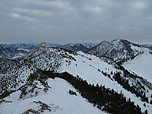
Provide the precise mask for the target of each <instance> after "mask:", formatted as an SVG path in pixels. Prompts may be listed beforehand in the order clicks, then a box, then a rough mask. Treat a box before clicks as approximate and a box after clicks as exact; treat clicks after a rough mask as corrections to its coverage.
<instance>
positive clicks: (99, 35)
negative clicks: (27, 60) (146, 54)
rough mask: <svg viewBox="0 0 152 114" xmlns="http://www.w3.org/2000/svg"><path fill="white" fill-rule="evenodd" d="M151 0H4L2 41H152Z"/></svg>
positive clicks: (0, 15) (1, 6) (0, 19)
mask: <svg viewBox="0 0 152 114" xmlns="http://www.w3.org/2000/svg"><path fill="white" fill-rule="evenodd" d="M151 10H152V1H151V0H126V1H122V0H13V1H12V0H1V1H0V25H1V27H0V33H1V34H0V42H42V41H45V42H50V43H68V42H100V41H102V40H112V39H119V38H125V39H128V40H131V41H134V42H143V43H152V40H151V36H152V32H151V30H152V13H151Z"/></svg>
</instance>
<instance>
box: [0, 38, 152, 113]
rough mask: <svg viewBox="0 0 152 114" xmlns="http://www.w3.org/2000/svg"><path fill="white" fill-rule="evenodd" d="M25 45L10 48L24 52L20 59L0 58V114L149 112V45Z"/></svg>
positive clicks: (151, 100) (151, 107)
mask: <svg viewBox="0 0 152 114" xmlns="http://www.w3.org/2000/svg"><path fill="white" fill-rule="evenodd" d="M3 46H4V45H3ZM3 46H2V47H1V48H0V49H1V50H2V51H1V53H4V52H5V53H4V55H5V54H6V53H8V54H11V52H7V49H8V50H9V49H10V46H4V47H3ZM27 47H28V46H27ZM27 47H26V46H24V47H23V46H22V47H20V46H14V47H11V48H15V49H17V50H18V49H19V48H22V49H26V50H29V51H28V52H27V53H26V54H24V56H22V57H21V58H20V59H11V56H7V57H8V58H9V59H8V58H7V57H5V56H4V57H3V56H2V55H1V58H0V114H10V113H11V114H30V113H34V114H41V113H42V114H50V113H54V114H151V113H152V77H151V76H152V70H151V69H152V65H151V63H152V53H151V52H152V51H151V49H150V48H149V47H147V46H145V45H144V46H143V45H139V44H135V43H131V42H129V41H126V40H113V41H110V42H109V41H103V42H101V43H100V44H98V45H96V46H94V47H92V46H91V48H88V47H86V46H84V45H82V44H67V45H60V46H57V47H51V46H50V44H47V43H41V44H40V45H38V46H36V45H29V48H27ZM4 50H6V51H4ZM83 51H84V52H83ZM13 58H15V57H13ZM16 107H18V108H17V109H16Z"/></svg>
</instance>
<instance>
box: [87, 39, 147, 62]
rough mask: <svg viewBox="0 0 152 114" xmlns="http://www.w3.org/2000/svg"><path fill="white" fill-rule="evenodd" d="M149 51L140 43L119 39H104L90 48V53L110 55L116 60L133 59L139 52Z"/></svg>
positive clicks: (101, 55) (99, 55) (103, 55)
mask: <svg viewBox="0 0 152 114" xmlns="http://www.w3.org/2000/svg"><path fill="white" fill-rule="evenodd" d="M145 51H149V49H148V48H145V47H143V46H141V45H139V44H135V43H131V42H129V41H127V40H123V39H119V40H113V41H102V42H101V43H100V44H98V45H96V46H95V47H94V48H92V49H90V50H89V51H88V53H90V54H93V55H96V56H98V57H100V58H101V57H108V58H110V59H112V60H114V61H116V62H124V61H127V60H129V59H133V58H134V57H136V56H137V55H138V54H141V53H144V52H145Z"/></svg>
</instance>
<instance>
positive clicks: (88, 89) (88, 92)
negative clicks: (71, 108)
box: [30, 70, 142, 114]
mask: <svg viewBox="0 0 152 114" xmlns="http://www.w3.org/2000/svg"><path fill="white" fill-rule="evenodd" d="M37 73H38V75H37ZM37 73H36V74H34V75H32V77H31V79H32V78H38V77H37V76H40V77H39V79H41V80H43V79H47V78H56V77H58V78H62V79H64V80H66V81H67V82H69V83H70V84H71V85H72V86H73V87H74V88H75V89H77V91H78V92H79V93H80V94H81V96H82V97H84V98H86V99H87V100H88V102H90V103H92V104H93V105H94V106H96V107H98V108H99V109H100V110H103V111H107V112H109V113H112V114H142V112H141V108H140V107H139V106H138V105H137V106H135V104H134V103H133V102H131V100H130V99H129V100H126V98H125V97H124V96H123V94H122V93H120V94H118V93H116V92H115V91H114V90H110V89H107V88H105V87H104V86H102V85H98V84H97V85H91V84H88V83H87V81H85V80H82V79H81V78H79V77H78V76H77V77H74V76H72V75H70V74H68V73H67V72H65V73H54V72H50V71H42V70H38V71H37ZM35 76H36V77H35ZM31 79H30V80H31Z"/></svg>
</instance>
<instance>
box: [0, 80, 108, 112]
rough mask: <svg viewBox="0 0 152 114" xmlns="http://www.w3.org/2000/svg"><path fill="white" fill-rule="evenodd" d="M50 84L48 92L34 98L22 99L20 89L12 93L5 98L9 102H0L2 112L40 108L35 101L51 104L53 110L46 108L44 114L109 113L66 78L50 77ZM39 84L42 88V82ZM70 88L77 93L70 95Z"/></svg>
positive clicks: (41, 92) (48, 81)
mask: <svg viewBox="0 0 152 114" xmlns="http://www.w3.org/2000/svg"><path fill="white" fill-rule="evenodd" d="M47 83H48V85H49V86H50V87H51V88H49V90H48V91H47V93H46V94H44V92H43V91H42V89H41V90H40V91H39V93H40V94H39V95H38V96H36V97H32V98H26V99H24V100H23V99H20V98H19V96H20V93H21V92H20V91H17V92H15V93H12V94H11V95H10V96H9V97H7V98H5V100H6V101H9V102H8V103H2V104H0V114H22V113H24V112H25V111H27V110H29V109H33V110H36V111H37V110H39V109H40V107H41V106H40V104H38V103H35V102H38V101H40V102H42V103H45V104H47V105H48V106H50V107H51V108H50V109H51V111H48V110H44V112H42V114H107V113H106V112H103V111H101V110H99V109H98V108H97V107H93V105H92V104H90V103H89V102H88V101H86V99H84V98H82V97H81V95H80V94H79V93H78V92H76V90H75V89H74V88H73V87H72V86H71V85H70V84H69V83H68V82H66V81H65V80H63V79H60V78H55V79H48V80H47ZM37 86H39V88H42V85H41V83H39V84H38V85H37ZM69 90H72V91H75V92H76V94H77V95H70V94H69Z"/></svg>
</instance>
